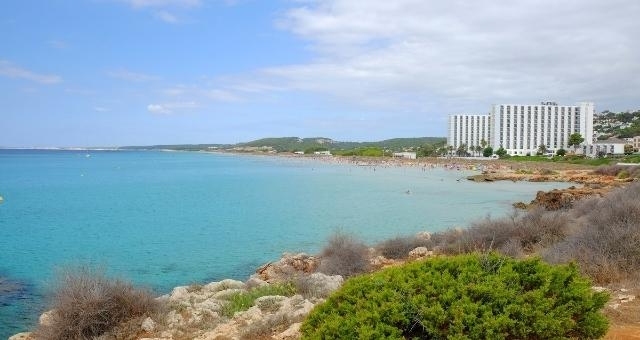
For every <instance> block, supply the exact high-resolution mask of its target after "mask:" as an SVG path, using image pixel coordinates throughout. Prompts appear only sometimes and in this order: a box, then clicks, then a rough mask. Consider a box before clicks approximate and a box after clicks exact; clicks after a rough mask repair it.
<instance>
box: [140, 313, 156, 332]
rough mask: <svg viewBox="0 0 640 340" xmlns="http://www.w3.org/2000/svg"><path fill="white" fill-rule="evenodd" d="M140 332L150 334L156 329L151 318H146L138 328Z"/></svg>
mask: <svg viewBox="0 0 640 340" xmlns="http://www.w3.org/2000/svg"><path fill="white" fill-rule="evenodd" d="M140 327H141V328H142V330H144V331H145V332H148V333H151V332H153V331H154V330H155V329H156V322H155V321H153V319H152V318H149V317H147V318H146V319H144V321H142V325H141V326H140Z"/></svg>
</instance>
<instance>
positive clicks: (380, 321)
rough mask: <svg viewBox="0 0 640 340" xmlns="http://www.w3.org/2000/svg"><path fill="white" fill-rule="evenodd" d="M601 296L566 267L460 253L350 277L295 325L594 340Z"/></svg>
mask: <svg viewBox="0 0 640 340" xmlns="http://www.w3.org/2000/svg"><path fill="white" fill-rule="evenodd" d="M607 300H608V295H607V294H606V293H596V292H593V291H592V290H591V285H590V284H589V281H588V280H586V279H584V278H582V277H581V276H580V274H579V273H578V270H577V268H576V267H575V266H573V265H569V266H551V265H548V264H545V263H544V262H542V261H541V260H540V259H527V260H514V259H511V258H507V257H503V256H499V255H496V254H484V255H481V254H472V255H461V256H455V257H441V258H434V259H430V260H427V261H421V262H414V263H410V264H406V265H403V266H401V267H394V268H390V269H386V270H382V271H379V272H376V273H373V274H369V275H362V276H357V277H355V278H352V279H350V280H348V281H347V282H346V283H345V284H344V286H343V287H342V288H341V289H340V290H339V291H337V292H336V293H334V294H333V295H331V296H330V297H329V298H328V299H327V301H326V302H325V303H323V304H321V305H319V306H317V307H316V308H315V309H314V310H313V311H312V312H311V314H310V315H309V316H308V318H307V319H306V321H305V322H304V324H303V325H302V328H301V330H302V334H303V339H552V338H580V339H587V338H588V339H595V338H599V337H601V336H602V335H604V333H605V332H606V330H607V320H606V318H605V317H604V316H603V315H602V314H601V313H600V309H601V308H603V306H604V304H605V303H606V301H607Z"/></svg>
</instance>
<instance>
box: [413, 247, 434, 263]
mask: <svg viewBox="0 0 640 340" xmlns="http://www.w3.org/2000/svg"><path fill="white" fill-rule="evenodd" d="M431 255H433V251H431V250H429V249H428V248H427V247H418V248H415V249H414V250H412V251H410V252H409V259H411V260H415V259H420V258H423V257H427V256H431Z"/></svg>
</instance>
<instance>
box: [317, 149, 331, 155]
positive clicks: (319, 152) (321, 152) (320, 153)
mask: <svg viewBox="0 0 640 340" xmlns="http://www.w3.org/2000/svg"><path fill="white" fill-rule="evenodd" d="M313 154H314V155H320V156H331V151H329V150H326V151H315V152H314V153H313Z"/></svg>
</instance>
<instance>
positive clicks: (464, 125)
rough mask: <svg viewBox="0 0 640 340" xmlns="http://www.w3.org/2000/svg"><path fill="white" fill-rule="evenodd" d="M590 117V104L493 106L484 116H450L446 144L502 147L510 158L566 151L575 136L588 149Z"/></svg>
mask: <svg viewBox="0 0 640 340" xmlns="http://www.w3.org/2000/svg"><path fill="white" fill-rule="evenodd" d="M594 114H595V106H594V104H593V103H591V102H581V103H578V104H577V105H558V104H557V103H555V102H542V103H540V104H497V105H493V107H492V108H491V113H489V114H487V115H468V114H455V115H450V116H449V136H448V139H447V143H448V145H451V146H453V148H454V150H455V149H458V148H459V147H460V145H462V144H465V145H466V146H467V147H470V146H477V145H482V144H481V143H482V141H483V140H484V141H486V142H487V145H489V146H491V147H493V149H494V150H496V149H498V148H500V147H503V148H504V149H505V150H506V151H507V153H508V154H510V155H526V154H532V155H533V154H535V153H536V152H537V151H538V148H539V146H540V145H545V146H546V149H547V150H549V151H553V152H555V151H556V150H558V149H568V147H569V146H568V143H569V136H570V135H571V134H573V133H576V132H577V133H580V135H582V137H583V138H584V144H586V145H591V144H592V143H593V116H594Z"/></svg>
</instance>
